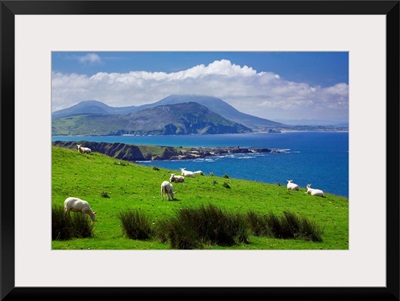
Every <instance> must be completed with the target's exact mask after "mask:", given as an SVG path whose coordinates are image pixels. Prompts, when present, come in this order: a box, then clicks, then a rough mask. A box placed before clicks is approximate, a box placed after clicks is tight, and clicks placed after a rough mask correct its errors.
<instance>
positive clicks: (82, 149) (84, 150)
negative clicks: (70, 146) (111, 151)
mask: <svg viewBox="0 0 400 301" xmlns="http://www.w3.org/2000/svg"><path fill="white" fill-rule="evenodd" d="M76 146H77V147H78V151H79V152H80V153H81V154H90V153H91V152H92V150H91V149H90V148H88V147H83V146H82V145H81V144H77V145H76Z"/></svg>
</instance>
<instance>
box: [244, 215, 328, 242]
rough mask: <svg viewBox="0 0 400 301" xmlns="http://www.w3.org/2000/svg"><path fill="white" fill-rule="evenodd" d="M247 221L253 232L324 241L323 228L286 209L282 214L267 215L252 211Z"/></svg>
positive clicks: (257, 234)
mask: <svg viewBox="0 0 400 301" xmlns="http://www.w3.org/2000/svg"><path fill="white" fill-rule="evenodd" d="M246 221H247V224H248V226H249V228H250V231H251V233H252V234H254V235H256V236H269V237H274V238H282V239H303V240H309V241H314V242H320V241H322V232H323V231H322V230H321V228H320V227H319V226H318V225H317V224H316V223H315V222H312V221H310V220H309V219H308V218H307V217H300V216H298V215H296V214H294V213H292V212H289V211H286V212H284V213H283V215H282V216H277V215H275V214H273V213H269V214H266V215H262V214H257V213H255V212H253V211H250V212H248V213H247V214H246Z"/></svg>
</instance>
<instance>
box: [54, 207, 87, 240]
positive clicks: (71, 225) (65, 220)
mask: <svg viewBox="0 0 400 301" xmlns="http://www.w3.org/2000/svg"><path fill="white" fill-rule="evenodd" d="M51 226H52V229H51V238H52V240H69V239H72V238H88V237H93V235H94V234H93V223H92V222H91V221H89V219H88V217H87V215H85V217H84V218H82V215H81V214H80V213H72V214H71V216H69V215H66V214H64V208H63V207H62V206H53V208H52V224H51Z"/></svg>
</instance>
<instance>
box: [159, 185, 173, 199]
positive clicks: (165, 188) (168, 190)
mask: <svg viewBox="0 0 400 301" xmlns="http://www.w3.org/2000/svg"><path fill="white" fill-rule="evenodd" d="M165 194H166V195H167V196H168V201H170V200H173V199H174V194H175V191H174V187H173V186H172V184H171V183H170V182H168V181H164V182H162V183H161V197H162V200H163V201H164V195H165Z"/></svg>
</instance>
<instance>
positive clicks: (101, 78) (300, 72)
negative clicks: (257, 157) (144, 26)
mask: <svg viewBox="0 0 400 301" xmlns="http://www.w3.org/2000/svg"><path fill="white" fill-rule="evenodd" d="M348 73H349V70H348V53H347V52H53V54H52V77H53V79H52V80H53V84H52V107H53V111H55V110H59V109H62V108H66V107H69V106H71V105H73V104H76V103H78V102H80V101H83V100H88V99H96V100H99V101H102V102H104V103H106V104H108V105H110V106H130V105H141V104H144V103H151V102H155V101H158V100H160V99H162V98H163V97H166V96H168V95H170V94H202V95H210V96H216V97H219V98H221V99H223V100H224V101H226V102H228V103H229V104H231V105H233V106H234V107H235V108H237V109H238V110H240V111H242V112H244V113H248V114H252V115H255V116H259V117H263V118H268V119H271V120H290V119H311V120H332V121H337V122H347V120H348V84H349V83H348Z"/></svg>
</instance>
